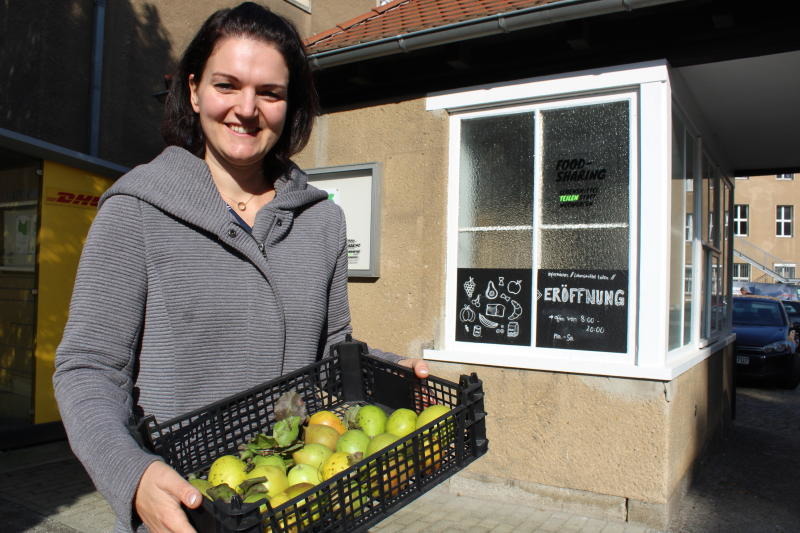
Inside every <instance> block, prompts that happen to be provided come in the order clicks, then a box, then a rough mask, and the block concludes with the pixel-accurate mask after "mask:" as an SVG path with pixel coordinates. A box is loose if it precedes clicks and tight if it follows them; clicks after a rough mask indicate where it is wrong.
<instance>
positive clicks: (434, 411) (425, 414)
mask: <svg viewBox="0 0 800 533" xmlns="http://www.w3.org/2000/svg"><path fill="white" fill-rule="evenodd" d="M449 412H450V408H449V407H446V406H444V405H441V404H433V405H429V406H428V407H426V408H425V409H423V410H422V412H421V413H420V414H419V415H418V416H417V422H416V429H419V428H421V427H422V426H424V425H425V424H428V423H430V422H433V421H434V420H436V419H437V418H439V417H440V416H444V415H446V414H447V413H449Z"/></svg>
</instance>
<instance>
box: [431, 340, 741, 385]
mask: <svg viewBox="0 0 800 533" xmlns="http://www.w3.org/2000/svg"><path fill="white" fill-rule="evenodd" d="M735 339H736V335H735V334H733V333H728V334H724V335H723V336H722V337H721V338H719V339H717V340H716V341H714V342H712V343H710V344H709V345H707V346H704V347H699V348H695V349H681V350H680V351H677V352H673V353H671V354H670V355H671V357H670V359H669V360H668V361H667V364H666V365H665V366H640V365H635V364H627V363H615V362H612V361H608V360H607V359H606V360H581V359H567V358H556V357H544V356H540V355H536V354H535V353H534V352H533V351H529V352H528V353H526V354H524V355H523V354H515V355H513V356H512V355H508V354H503V353H498V352H493V351H492V350H491V348H484V349H483V350H480V351H478V350H474V351H473V350H459V349H449V350H424V351H423V358H425V359H427V360H431V361H443V362H450V363H461V364H473V365H481V366H495V367H501V368H519V369H523V370H541V371H546V372H565V373H569V374H591V375H598V376H612V377H622V378H637V379H651V380H657V381H671V380H673V379H675V378H676V377H678V376H679V375H681V374H682V373H684V372H686V371H687V370H689V369H691V368H692V367H693V366H695V365H696V364H698V363H700V362H701V361H703V360H705V359H706V358H708V357H709V356H710V355H711V354H713V353H715V352H717V351H719V350H721V349H723V348H724V347H725V346H727V345H729V344H731V343H733V341H734V340H735ZM565 351H568V350H565ZM565 355H567V356H569V357H572V355H573V354H565ZM608 357H615V356H608ZM619 357H620V358H622V357H626V358H627V356H626V355H624V354H620V356H619Z"/></svg>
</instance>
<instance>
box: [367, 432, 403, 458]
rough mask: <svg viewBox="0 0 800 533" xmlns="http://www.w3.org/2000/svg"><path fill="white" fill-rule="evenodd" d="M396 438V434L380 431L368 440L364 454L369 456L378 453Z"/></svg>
mask: <svg viewBox="0 0 800 533" xmlns="http://www.w3.org/2000/svg"><path fill="white" fill-rule="evenodd" d="M397 439H398V437H397V436H396V435H392V434H391V433H381V434H380V435H375V436H374V437H372V438H371V439H370V441H369V445H368V446H367V453H366V455H368V456H369V455H372V454H375V453H378V452H379V451H381V450H382V449H384V448H386V447H387V446H391V445H392V444H394V443H395V442H396V441H397Z"/></svg>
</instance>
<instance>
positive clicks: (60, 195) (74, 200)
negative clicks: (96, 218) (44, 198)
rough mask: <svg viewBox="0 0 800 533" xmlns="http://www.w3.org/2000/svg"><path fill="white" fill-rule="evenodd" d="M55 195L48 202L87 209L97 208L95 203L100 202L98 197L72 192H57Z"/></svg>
mask: <svg viewBox="0 0 800 533" xmlns="http://www.w3.org/2000/svg"><path fill="white" fill-rule="evenodd" d="M56 195H57V197H56V198H48V200H52V201H55V202H56V203H59V204H70V205H85V206H88V207H97V203H98V202H99V201H100V197H99V196H94V195H93V194H76V193H74V192H66V191H58V192H57V193H56Z"/></svg>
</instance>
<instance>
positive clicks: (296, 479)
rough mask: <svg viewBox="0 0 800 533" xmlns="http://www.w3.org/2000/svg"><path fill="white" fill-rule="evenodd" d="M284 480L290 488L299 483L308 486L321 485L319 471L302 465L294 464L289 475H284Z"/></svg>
mask: <svg viewBox="0 0 800 533" xmlns="http://www.w3.org/2000/svg"><path fill="white" fill-rule="evenodd" d="M323 464H324V463H323ZM320 468H321V467H320ZM286 478H287V480H288V481H289V485H290V486H291V485H297V484H299V483H308V484H310V485H319V484H320V483H322V478H321V477H320V469H319V468H314V467H313V466H311V465H307V464H303V463H300V464H296V465H294V466H293V467H292V468H290V469H289V473H288V474H286Z"/></svg>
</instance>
